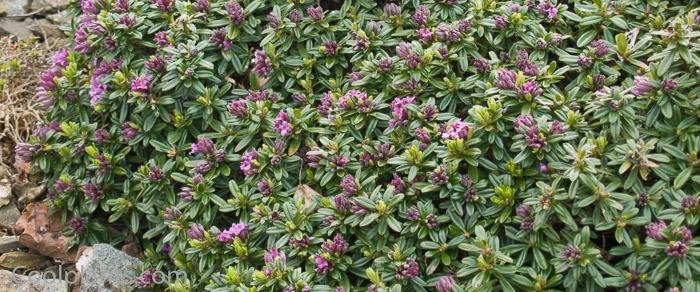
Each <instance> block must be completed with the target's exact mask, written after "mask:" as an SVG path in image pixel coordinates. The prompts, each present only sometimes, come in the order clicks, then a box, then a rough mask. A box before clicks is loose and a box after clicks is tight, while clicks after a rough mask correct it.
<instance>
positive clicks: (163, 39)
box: [153, 31, 170, 48]
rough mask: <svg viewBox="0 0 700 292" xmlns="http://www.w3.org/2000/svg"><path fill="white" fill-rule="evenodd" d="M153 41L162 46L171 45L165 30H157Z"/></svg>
mask: <svg viewBox="0 0 700 292" xmlns="http://www.w3.org/2000/svg"><path fill="white" fill-rule="evenodd" d="M153 41H155V42H156V44H157V45H158V46H159V47H161V48H162V47H168V46H170V39H168V33H167V32H165V31H159V32H157V33H156V34H155V36H154V37H153Z"/></svg>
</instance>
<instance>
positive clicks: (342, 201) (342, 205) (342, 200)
mask: <svg viewBox="0 0 700 292" xmlns="http://www.w3.org/2000/svg"><path fill="white" fill-rule="evenodd" d="M333 201H334V202H335V209H336V210H337V211H338V212H341V213H345V212H347V211H349V210H350V202H349V201H348V197H347V196H345V195H343V194H341V195H336V196H335V197H333Z"/></svg>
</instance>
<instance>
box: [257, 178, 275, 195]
mask: <svg viewBox="0 0 700 292" xmlns="http://www.w3.org/2000/svg"><path fill="white" fill-rule="evenodd" d="M258 191H259V192H260V193H261V194H262V195H263V196H269V195H270V194H272V187H271V186H270V182H268V181H267V180H266V179H263V180H261V181H259V182H258Z"/></svg>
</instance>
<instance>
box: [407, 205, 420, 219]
mask: <svg viewBox="0 0 700 292" xmlns="http://www.w3.org/2000/svg"><path fill="white" fill-rule="evenodd" d="M406 219H408V220H410V221H418V220H420V212H418V208H416V206H411V207H410V208H408V209H406Z"/></svg>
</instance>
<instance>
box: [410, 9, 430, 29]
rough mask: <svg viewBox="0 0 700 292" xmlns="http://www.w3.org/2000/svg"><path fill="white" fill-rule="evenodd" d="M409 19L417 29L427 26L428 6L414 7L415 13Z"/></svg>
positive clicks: (428, 17)
mask: <svg viewBox="0 0 700 292" xmlns="http://www.w3.org/2000/svg"><path fill="white" fill-rule="evenodd" d="M411 19H412V20H413V23H414V24H415V25H416V26H418V27H420V26H425V25H426V24H428V20H430V10H429V9H428V6H425V5H420V6H418V7H416V11H415V13H413V16H412V17H411Z"/></svg>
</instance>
